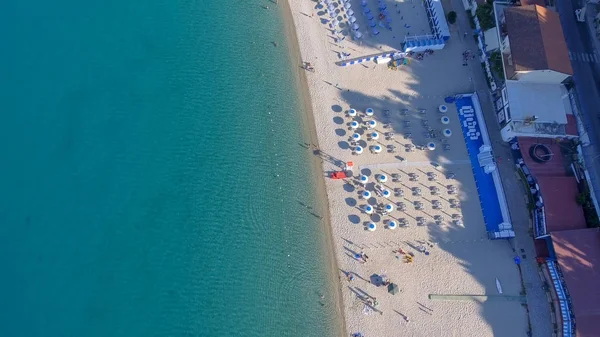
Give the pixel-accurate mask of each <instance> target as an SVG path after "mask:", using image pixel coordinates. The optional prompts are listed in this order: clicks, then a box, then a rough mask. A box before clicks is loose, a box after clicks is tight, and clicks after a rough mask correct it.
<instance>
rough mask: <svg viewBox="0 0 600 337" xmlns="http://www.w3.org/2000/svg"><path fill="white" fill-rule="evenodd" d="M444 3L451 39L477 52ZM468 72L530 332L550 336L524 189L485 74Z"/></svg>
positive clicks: (462, 16) (464, 20) (454, 0)
mask: <svg viewBox="0 0 600 337" xmlns="http://www.w3.org/2000/svg"><path fill="white" fill-rule="evenodd" d="M447 1H448V2H446V1H444V6H446V3H449V4H450V6H449V7H450V8H446V7H444V8H445V9H446V11H449V10H454V11H455V12H456V13H457V14H458V17H457V22H456V24H454V25H451V26H452V27H451V30H455V29H456V30H458V31H459V34H457V35H458V36H456V34H455V35H454V38H458V39H461V40H462V43H464V44H465V45H466V46H467V48H468V49H471V50H477V45H476V43H475V41H474V39H473V38H472V34H471V32H472V29H471V27H470V24H469V19H468V17H467V15H466V13H465V10H464V7H462V1H461V0H447ZM463 32H467V33H468V34H467V37H466V38H463V34H462V33H463ZM469 67H470V70H471V74H472V75H471V80H472V83H473V91H476V92H477V93H478V95H479V99H480V101H481V108H482V110H483V115H484V118H485V122H486V124H487V128H488V133H489V136H490V140H491V141H492V147H493V150H494V155H495V156H496V157H500V160H499V163H498V169H499V172H500V176H501V177H502V184H503V186H504V192H505V194H506V198H507V203H508V209H509V211H510V216H511V220H512V222H513V226H514V230H515V234H516V237H515V239H514V240H512V241H506V242H507V243H506V244H507V245H508V244H510V245H511V246H512V248H513V249H514V250H515V255H520V256H521V259H522V263H521V275H522V280H523V285H524V287H525V290H526V297H527V308H528V310H529V319H530V323H531V332H532V336H533V337H538V336H539V337H548V336H552V331H553V329H552V326H553V325H552V321H551V310H550V304H549V303H548V300H547V298H546V292H545V291H544V290H543V288H542V286H543V282H542V280H541V278H540V276H539V273H538V271H539V268H538V265H537V262H536V261H535V256H536V253H535V248H534V246H533V237H532V236H531V233H530V230H529V222H530V216H529V211H528V209H527V206H526V204H527V203H526V202H525V193H526V192H525V190H524V188H523V184H522V183H521V182H520V180H519V179H520V178H518V177H517V175H516V171H515V165H514V162H513V160H512V152H511V150H510V147H509V146H508V144H507V143H505V142H504V141H503V140H502V137H501V135H500V126H499V124H498V121H497V117H496V113H495V109H494V106H493V101H492V96H491V93H490V90H489V87H488V84H487V79H486V75H485V74H484V73H483V71H482V69H481V66H480V64H479V63H477V62H472V63H470V64H469Z"/></svg>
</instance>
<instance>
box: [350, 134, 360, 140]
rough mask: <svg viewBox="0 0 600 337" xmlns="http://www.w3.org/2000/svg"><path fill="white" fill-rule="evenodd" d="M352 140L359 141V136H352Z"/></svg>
mask: <svg viewBox="0 0 600 337" xmlns="http://www.w3.org/2000/svg"><path fill="white" fill-rule="evenodd" d="M352 140H355V141H357V140H360V134H358V133H355V134H353V135H352Z"/></svg>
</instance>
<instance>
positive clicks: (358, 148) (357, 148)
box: [354, 146, 363, 154]
mask: <svg viewBox="0 0 600 337" xmlns="http://www.w3.org/2000/svg"><path fill="white" fill-rule="evenodd" d="M354 152H355V153H356V154H361V153H363V148H362V147H361V146H357V147H355V148H354Z"/></svg>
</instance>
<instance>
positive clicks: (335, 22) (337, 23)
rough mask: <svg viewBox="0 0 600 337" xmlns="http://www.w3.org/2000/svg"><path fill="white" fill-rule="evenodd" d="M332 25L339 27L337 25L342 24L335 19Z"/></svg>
mask: <svg viewBox="0 0 600 337" xmlns="http://www.w3.org/2000/svg"><path fill="white" fill-rule="evenodd" d="M331 24H332V25H334V26H337V25H339V24H340V22H339V21H338V20H337V19H333V20H332V21H331Z"/></svg>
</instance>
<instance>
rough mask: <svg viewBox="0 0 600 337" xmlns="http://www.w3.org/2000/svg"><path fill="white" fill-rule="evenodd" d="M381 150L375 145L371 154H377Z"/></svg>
mask: <svg viewBox="0 0 600 337" xmlns="http://www.w3.org/2000/svg"><path fill="white" fill-rule="evenodd" d="M381 150H383V149H382V148H381V146H379V145H375V146H373V152H375V153H379V152H381Z"/></svg>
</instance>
